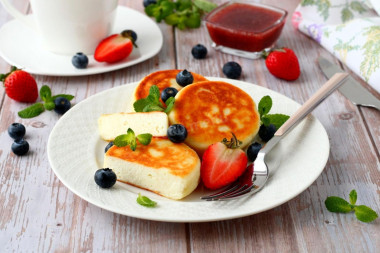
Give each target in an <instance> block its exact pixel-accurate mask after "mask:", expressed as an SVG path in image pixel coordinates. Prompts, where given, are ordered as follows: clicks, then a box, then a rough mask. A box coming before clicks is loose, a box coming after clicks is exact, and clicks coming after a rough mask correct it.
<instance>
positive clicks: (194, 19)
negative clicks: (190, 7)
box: [185, 12, 201, 28]
mask: <svg viewBox="0 0 380 253" xmlns="http://www.w3.org/2000/svg"><path fill="white" fill-rule="evenodd" d="M185 25H186V26H187V27H188V28H198V27H200V26H201V15H200V14H199V13H198V12H193V13H192V14H190V16H188V17H187V19H186V20H185Z"/></svg>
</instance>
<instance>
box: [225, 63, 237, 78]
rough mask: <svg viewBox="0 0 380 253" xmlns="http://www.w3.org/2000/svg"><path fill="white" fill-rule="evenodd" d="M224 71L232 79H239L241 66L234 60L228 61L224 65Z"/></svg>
mask: <svg viewBox="0 0 380 253" xmlns="http://www.w3.org/2000/svg"><path fill="white" fill-rule="evenodd" d="M223 73H224V74H225V75H226V76H227V77H228V78H232V79H238V78H239V77H240V75H241V66H240V65H239V64H238V63H237V62H234V61H230V62H227V63H226V64H224V66H223Z"/></svg>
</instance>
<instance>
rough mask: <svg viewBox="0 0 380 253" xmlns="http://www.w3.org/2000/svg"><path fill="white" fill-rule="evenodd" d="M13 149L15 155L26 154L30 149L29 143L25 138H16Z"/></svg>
mask: <svg viewBox="0 0 380 253" xmlns="http://www.w3.org/2000/svg"><path fill="white" fill-rule="evenodd" d="M11 149H12V152H13V153H14V154H15V155H18V156H22V155H25V154H26V153H28V151H29V143H28V142H27V141H26V140H24V139H19V140H15V141H14V142H13V143H12V147H11Z"/></svg>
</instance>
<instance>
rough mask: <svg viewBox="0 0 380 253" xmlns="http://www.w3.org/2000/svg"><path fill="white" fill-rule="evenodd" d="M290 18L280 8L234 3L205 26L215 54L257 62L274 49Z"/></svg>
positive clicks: (209, 17)
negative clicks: (217, 52)
mask: <svg viewBox="0 0 380 253" xmlns="http://www.w3.org/2000/svg"><path fill="white" fill-rule="evenodd" d="M287 14H288V13H287V11H285V10H283V9H280V8H277V7H273V6H269V5H265V4H258V3H253V2H251V1H244V0H232V1H229V2H227V3H224V4H222V5H220V6H219V7H217V8H215V9H214V10H213V11H211V12H210V13H209V14H207V16H205V18H204V23H205V25H206V28H207V31H208V33H209V35H210V38H211V40H212V47H214V48H215V49H216V50H220V51H222V52H224V53H229V54H233V55H238V56H242V57H246V58H251V59H257V58H259V57H261V52H262V51H263V50H269V49H270V48H271V47H273V45H274V43H275V42H276V40H277V39H278V37H279V36H280V34H281V31H282V29H283V27H284V24H285V21H286V16H287Z"/></svg>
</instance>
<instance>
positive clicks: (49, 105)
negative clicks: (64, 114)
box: [44, 101, 55, 111]
mask: <svg viewBox="0 0 380 253" xmlns="http://www.w3.org/2000/svg"><path fill="white" fill-rule="evenodd" d="M44 107H45V109H46V110H48V111H51V110H53V109H54V108H55V104H54V102H53V101H47V102H45V103H44Z"/></svg>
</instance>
